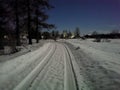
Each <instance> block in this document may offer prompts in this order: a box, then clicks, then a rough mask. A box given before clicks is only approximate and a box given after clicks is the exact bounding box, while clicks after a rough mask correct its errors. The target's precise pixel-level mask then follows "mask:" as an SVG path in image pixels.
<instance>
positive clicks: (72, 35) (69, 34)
mask: <svg viewBox="0 0 120 90" xmlns="http://www.w3.org/2000/svg"><path fill="white" fill-rule="evenodd" d="M42 36H43V37H44V39H49V38H51V39H56V38H64V39H65V38H66V39H67V38H80V29H79V28H78V27H77V28H76V29H75V30H73V31H72V32H71V31H70V30H69V31H68V30H63V31H62V32H59V31H58V30H53V31H51V32H43V33H42Z"/></svg>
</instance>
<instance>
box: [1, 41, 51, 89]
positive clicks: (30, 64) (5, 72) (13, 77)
mask: <svg viewBox="0 0 120 90" xmlns="http://www.w3.org/2000/svg"><path fill="white" fill-rule="evenodd" d="M49 46H50V43H48V44H45V45H44V46H43V47H41V48H39V49H37V50H35V51H32V52H29V53H27V54H25V55H22V56H19V57H16V58H14V59H12V60H9V61H6V62H4V63H0V88H3V89H5V88H6V85H7V86H8V89H9V90H10V89H11V88H13V87H14V86H16V85H17V83H19V82H20V81H21V79H22V78H24V77H25V76H26V75H27V74H28V73H29V72H30V71H31V70H32V68H34V67H35V65H37V63H38V62H40V60H39V61H38V60H37V59H38V58H42V56H44V55H43V53H44V54H45V53H46V50H47V49H48V50H49V49H50V47H49ZM10 82H11V84H10Z"/></svg>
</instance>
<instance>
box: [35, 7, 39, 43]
mask: <svg viewBox="0 0 120 90" xmlns="http://www.w3.org/2000/svg"><path fill="white" fill-rule="evenodd" d="M38 19H39V16H38V5H37V8H36V43H39V36H38V33H39V31H38V29H39V28H38V26H39V23H38V22H39V20H38Z"/></svg>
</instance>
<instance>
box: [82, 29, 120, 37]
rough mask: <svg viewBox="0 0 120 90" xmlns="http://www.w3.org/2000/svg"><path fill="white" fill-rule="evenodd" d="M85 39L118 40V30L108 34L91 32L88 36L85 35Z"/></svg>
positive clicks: (119, 33) (119, 34)
mask: <svg viewBox="0 0 120 90" xmlns="http://www.w3.org/2000/svg"><path fill="white" fill-rule="evenodd" d="M84 37H86V38H111V39H114V38H120V32H119V30H112V31H111V32H110V33H106V34H104V33H98V32H97V31H94V32H92V34H90V35H85V36H84Z"/></svg>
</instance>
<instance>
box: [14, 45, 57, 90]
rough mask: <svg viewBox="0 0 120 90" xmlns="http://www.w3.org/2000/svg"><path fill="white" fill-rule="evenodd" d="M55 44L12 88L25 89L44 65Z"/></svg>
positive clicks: (15, 89)
mask: <svg viewBox="0 0 120 90" xmlns="http://www.w3.org/2000/svg"><path fill="white" fill-rule="evenodd" d="M55 47H56V45H53V47H52V48H51V50H50V51H49V52H48V54H47V55H46V56H45V57H44V58H43V59H42V61H41V62H40V63H39V64H38V65H37V66H36V67H35V68H34V69H33V70H32V71H31V72H30V74H28V76H26V77H25V78H24V79H23V80H22V81H21V83H19V84H18V85H17V86H16V87H15V88H14V89H13V90H26V89H27V88H28V87H29V86H30V85H31V83H32V82H33V81H34V80H35V78H36V77H37V76H38V74H39V73H40V72H41V70H42V69H43V68H44V66H45V65H46V64H47V63H48V61H49V58H50V57H51V56H52V55H53V54H54V52H55V49H56V48H55Z"/></svg>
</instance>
